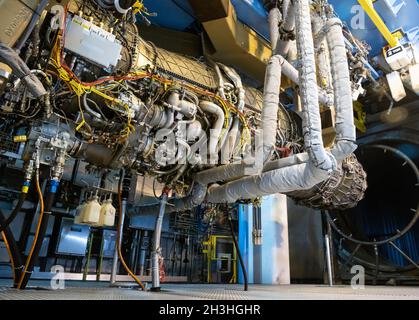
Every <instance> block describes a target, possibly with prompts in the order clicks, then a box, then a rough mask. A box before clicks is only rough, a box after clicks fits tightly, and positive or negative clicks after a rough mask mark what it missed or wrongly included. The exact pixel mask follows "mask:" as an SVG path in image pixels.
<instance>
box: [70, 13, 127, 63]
mask: <svg viewBox="0 0 419 320" xmlns="http://www.w3.org/2000/svg"><path fill="white" fill-rule="evenodd" d="M64 41H65V43H64V48H65V49H67V50H69V51H71V52H73V53H75V54H78V55H80V56H82V57H83V58H86V59H87V60H89V61H90V62H93V63H95V64H97V65H99V66H101V67H104V68H112V67H115V66H116V65H117V63H118V61H119V60H120V58H121V51H122V45H121V44H120V43H118V41H117V40H116V37H115V35H113V34H112V33H110V32H107V31H106V30H103V29H102V28H99V27H98V26H96V25H95V24H93V23H92V22H90V21H87V20H84V19H82V18H81V17H79V16H74V17H73V19H71V20H70V21H69V22H68V23H67V30H66V32H65V39H64Z"/></svg>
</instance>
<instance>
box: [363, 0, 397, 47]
mask: <svg viewBox="0 0 419 320" xmlns="http://www.w3.org/2000/svg"><path fill="white" fill-rule="evenodd" d="M358 2H359V4H360V5H361V6H362V8H363V9H364V10H365V12H366V13H367V14H368V16H369V17H370V18H371V20H372V22H373V23H374V24H375V26H376V27H377V28H378V31H380V33H381V34H382V36H383V37H384V39H386V41H387V42H388V44H389V45H390V46H391V47H395V46H397V45H398V43H399V42H398V40H397V38H396V37H395V36H394V35H393V34H392V33H391V31H390V30H389V29H388V28H387V26H386V24H385V23H384V21H383V19H381V17H380V15H379V14H378V13H377V11H376V10H375V9H374V4H373V1H372V0H358Z"/></svg>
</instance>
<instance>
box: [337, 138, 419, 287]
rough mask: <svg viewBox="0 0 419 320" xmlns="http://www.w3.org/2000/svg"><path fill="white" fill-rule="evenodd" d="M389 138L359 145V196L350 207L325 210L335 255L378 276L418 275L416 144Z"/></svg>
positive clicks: (418, 172)
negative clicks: (363, 181) (362, 177)
mask: <svg viewBox="0 0 419 320" xmlns="http://www.w3.org/2000/svg"><path fill="white" fill-rule="evenodd" d="M390 144H391V146H390V145H363V146H361V147H360V149H359V150H358V151H357V156H358V159H359V160H360V162H361V163H362V165H363V167H364V169H365V171H366V172H367V180H368V189H367V191H366V193H365V198H364V199H363V200H362V201H360V202H359V204H358V205H357V206H356V207H355V208H352V209H348V210H345V211H332V212H329V216H330V218H331V219H332V221H333V227H334V228H335V232H334V234H335V241H336V243H339V244H340V246H339V249H338V255H339V257H340V258H341V261H342V262H343V263H345V262H347V265H349V266H351V265H355V264H360V265H363V266H364V267H365V268H366V270H367V272H368V271H370V274H371V275H372V276H373V277H375V276H377V277H378V281H379V280H380V279H381V280H386V279H388V278H392V277H395V276H396V275H397V274H400V272H407V273H409V274H411V275H416V276H419V266H418V265H419V222H418V221H417V220H419V203H418V202H419V189H418V187H419V170H418V168H417V165H418V164H419V146H418V145H414V144H409V143H404V142H402V141H394V142H392V143H390ZM342 239H343V241H342ZM377 266H378V271H377Z"/></svg>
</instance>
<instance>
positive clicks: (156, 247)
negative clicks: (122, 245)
mask: <svg viewBox="0 0 419 320" xmlns="http://www.w3.org/2000/svg"><path fill="white" fill-rule="evenodd" d="M168 194H169V190H168V189H165V190H164V191H163V195H162V199H161V201H160V210H159V214H158V216H157V219H156V225H155V227H154V233H153V249H152V252H151V281H152V287H151V289H150V290H151V291H160V267H159V257H160V254H161V252H160V251H161V248H160V239H161V232H162V227H163V218H164V213H165V210H166V204H167V198H168Z"/></svg>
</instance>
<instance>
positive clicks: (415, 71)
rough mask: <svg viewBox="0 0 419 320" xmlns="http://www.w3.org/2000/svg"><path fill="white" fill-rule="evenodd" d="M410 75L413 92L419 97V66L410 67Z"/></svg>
mask: <svg viewBox="0 0 419 320" xmlns="http://www.w3.org/2000/svg"><path fill="white" fill-rule="evenodd" d="M409 75H410V83H411V86H412V90H413V91H414V92H415V93H416V94H417V95H419V64H415V65H413V66H410V67H409Z"/></svg>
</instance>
